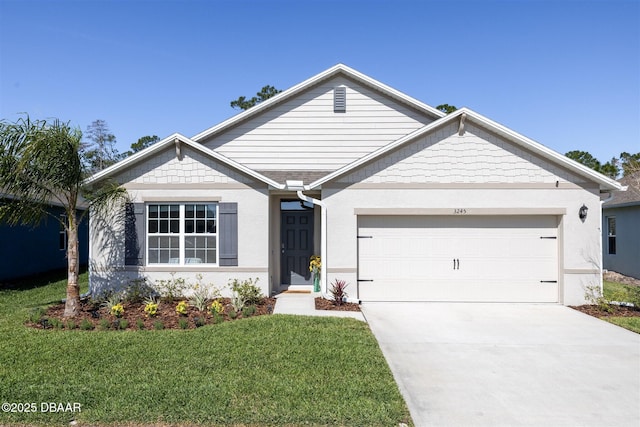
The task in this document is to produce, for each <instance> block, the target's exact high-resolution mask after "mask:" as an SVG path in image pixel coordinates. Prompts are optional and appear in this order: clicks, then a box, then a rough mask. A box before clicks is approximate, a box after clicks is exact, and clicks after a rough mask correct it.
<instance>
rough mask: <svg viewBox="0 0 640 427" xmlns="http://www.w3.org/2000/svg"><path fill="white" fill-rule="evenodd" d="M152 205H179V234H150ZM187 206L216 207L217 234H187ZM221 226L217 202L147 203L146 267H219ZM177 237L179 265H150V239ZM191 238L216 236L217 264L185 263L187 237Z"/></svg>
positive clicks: (158, 263)
mask: <svg viewBox="0 0 640 427" xmlns="http://www.w3.org/2000/svg"><path fill="white" fill-rule="evenodd" d="M151 205H157V206H160V205H167V206H169V205H178V207H179V214H178V222H179V232H178V233H153V234H151V233H149V206H151ZM185 205H214V206H215V207H216V216H215V221H216V232H215V234H213V233H185V219H186V217H185ZM219 226H220V211H219V209H218V202H217V201H209V200H207V201H202V200H199V201H186V202H185V201H181V202H177V201H163V202H160V201H158V202H150V203H145V239H146V240H145V254H144V258H145V261H144V262H145V265H146V266H149V267H164V266H170V267H194V266H203V267H217V266H218V265H219V264H220V238H219V236H220V230H219ZM156 236H158V237H167V236H168V237H177V238H178V244H179V248H180V249H179V253H178V258H179V260H178V262H177V263H171V262H169V263H160V262H155V263H150V262H149V247H150V245H149V237H156ZM191 236H196V237H212V236H215V238H216V260H215V263H186V262H185V259H186V257H185V253H186V245H185V238H186V237H191Z"/></svg>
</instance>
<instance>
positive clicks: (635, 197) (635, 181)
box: [602, 172, 640, 209]
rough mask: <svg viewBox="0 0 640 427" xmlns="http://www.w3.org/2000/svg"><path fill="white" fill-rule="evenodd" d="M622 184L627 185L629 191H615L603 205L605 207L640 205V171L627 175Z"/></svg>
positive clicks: (621, 181)
mask: <svg viewBox="0 0 640 427" xmlns="http://www.w3.org/2000/svg"><path fill="white" fill-rule="evenodd" d="M620 184H621V185H624V186H626V187H627V191H619V192H615V193H613V194H612V195H611V199H610V200H607V201H606V202H605V203H604V204H603V205H602V207H603V208H605V209H606V208H614V207H624V206H639V205H640V172H636V173H634V174H631V175H627V176H625V177H624V178H622V179H621V180H620Z"/></svg>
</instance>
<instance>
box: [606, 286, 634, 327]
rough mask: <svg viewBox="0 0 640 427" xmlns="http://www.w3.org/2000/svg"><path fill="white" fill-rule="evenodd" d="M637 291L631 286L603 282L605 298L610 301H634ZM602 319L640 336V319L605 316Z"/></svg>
mask: <svg viewBox="0 0 640 427" xmlns="http://www.w3.org/2000/svg"><path fill="white" fill-rule="evenodd" d="M636 290H637V287H634V286H631V285H625V284H622V283H618V282H610V281H604V282H603V294H604V298H605V299H606V300H608V301H618V302H629V301H634V291H636ZM602 319H603V320H606V321H607V322H611V323H613V324H614V325H618V326H621V327H623V328H625V329H629V330H630V331H633V332H636V333H638V334H640V317H623V316H604V317H602Z"/></svg>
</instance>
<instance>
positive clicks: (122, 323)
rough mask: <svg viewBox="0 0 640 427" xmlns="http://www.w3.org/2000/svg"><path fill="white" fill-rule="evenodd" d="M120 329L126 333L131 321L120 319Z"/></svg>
mask: <svg viewBox="0 0 640 427" xmlns="http://www.w3.org/2000/svg"><path fill="white" fill-rule="evenodd" d="M118 320H119V322H118V329H120V330H122V331H124V330H125V329H127V328H128V327H129V321H128V320H127V319H118Z"/></svg>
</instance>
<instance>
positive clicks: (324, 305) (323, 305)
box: [316, 297, 360, 311]
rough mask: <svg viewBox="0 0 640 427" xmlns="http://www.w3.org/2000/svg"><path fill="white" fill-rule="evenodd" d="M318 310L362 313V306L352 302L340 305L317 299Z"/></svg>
mask: <svg viewBox="0 0 640 427" xmlns="http://www.w3.org/2000/svg"><path fill="white" fill-rule="evenodd" d="M316 310H336V311H360V305H359V304H355V303H352V302H343V303H342V304H340V305H338V304H336V303H335V301H332V300H328V299H324V298H321V297H316Z"/></svg>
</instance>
